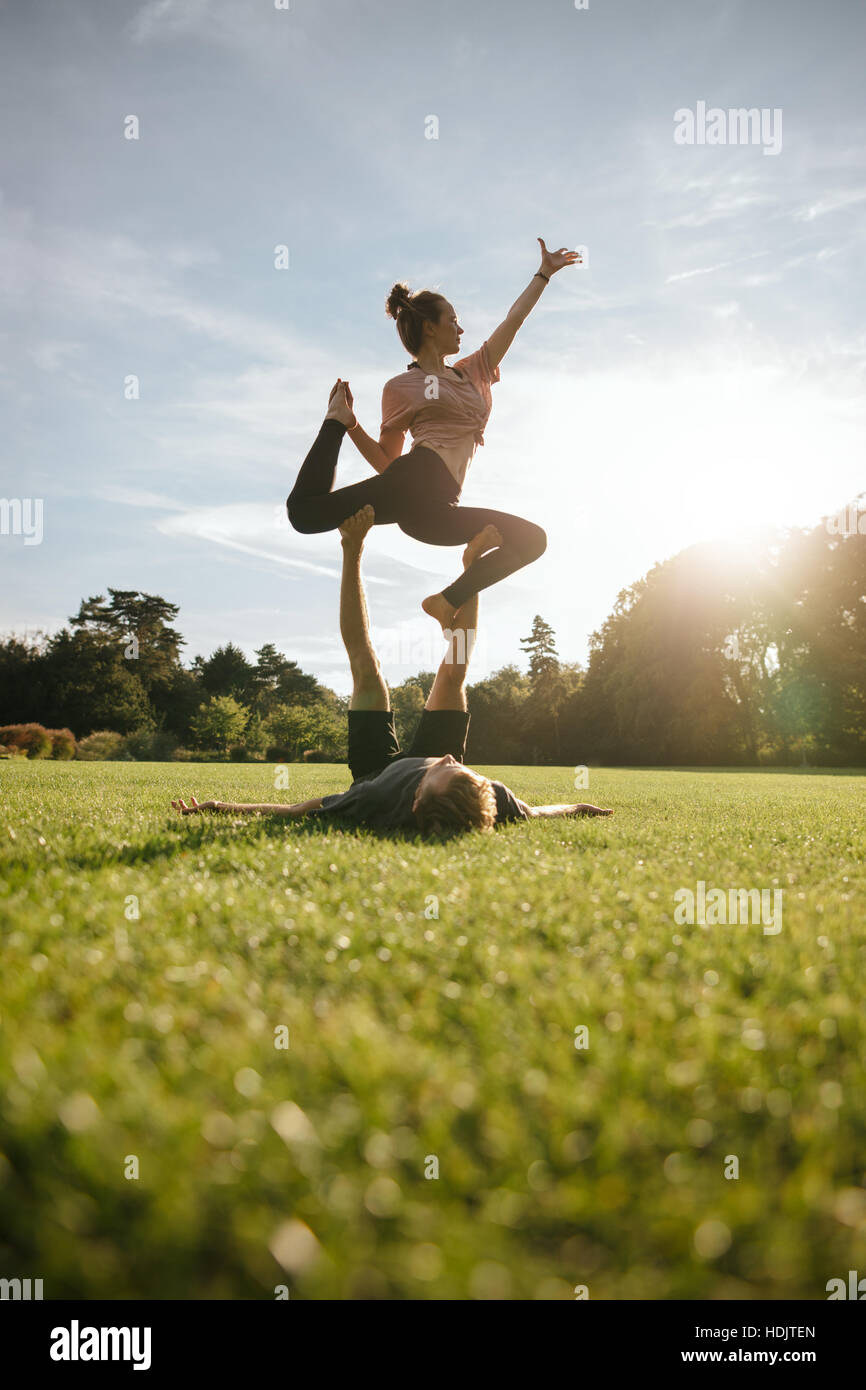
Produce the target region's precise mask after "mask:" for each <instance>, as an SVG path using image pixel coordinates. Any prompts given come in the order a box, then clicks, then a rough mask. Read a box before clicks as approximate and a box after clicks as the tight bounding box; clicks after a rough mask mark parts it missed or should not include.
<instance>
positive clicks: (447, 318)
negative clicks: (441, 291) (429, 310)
mask: <svg viewBox="0 0 866 1390" xmlns="http://www.w3.org/2000/svg"><path fill="white" fill-rule="evenodd" d="M462 336H463V329H462V328H461V327H460V324H459V323H458V322H457V310H456V309H455V308H454V305H453V304H449V303H448V301H447V300H446V301H445V303H444V304H443V305H442V310H441V313H440V315H439V322H438V324H436V326H435V339H434V346H435V348H436V351H437V352H439V353H441V355H442V356H443V357H449V356H450V355H451V353H453V352H459V351H460V339H461V337H462Z"/></svg>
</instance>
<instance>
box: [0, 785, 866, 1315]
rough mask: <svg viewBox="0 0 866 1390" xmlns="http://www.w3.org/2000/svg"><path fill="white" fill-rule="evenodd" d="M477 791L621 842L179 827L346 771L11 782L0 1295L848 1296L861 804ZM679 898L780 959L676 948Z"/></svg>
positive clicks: (837, 790) (670, 792)
mask: <svg viewBox="0 0 866 1390" xmlns="http://www.w3.org/2000/svg"><path fill="white" fill-rule="evenodd" d="M485 770H486V771H491V772H492V771H493V769H485ZM495 774H496V775H497V776H500V777H502V778H503V780H504V781H506V782H508V783H509V785H511V786H512V787H513V789H514V790H515V791H516V792H517V793H518V795H521V796H523V797H525V798H526V799H528V800H530V801H535V802H539V801H561V800H571V799H585V798H587V797H588V798H589V799H590V800H594V801H597V802H599V803H600V804H602V805H611V806H613V807H615V809H616V815H615V817H614V818H612V819H610V820H601V821H600V820H593V821H583V822H575V821H565V822H561V821H550V822H536V823H529V824H524V825H517V826H512V827H507V828H504V829H502V830H500V831H498V832H497V833H496V834H495V835H493V836H489V837H481V836H473V837H470V838H467V839H464V840H462V841H460V842H459V843H456V844H452V845H450V846H443V845H435V846H430V845H423V844H420V843H418V842H416V841H411V840H403V841H401V840H379V839H376V838H374V837H372V836H369V835H366V834H353V833H351V832H339V831H335V830H331V831H326V832H323V831H321V830H311V829H309V828H307V827H305V826H304V825H289V824H287V823H285V822H281V821H278V820H274V819H271V820H261V819H256V818H252V819H243V820H241V819H236V820H234V821H232V820H230V819H228V818H223V817H219V818H214V817H206V818H205V817H195V818H186V819H180V818H177V817H175V816H174V814H173V813H172V812H171V811H170V809H169V805H168V803H169V800H170V798H171V797H172V796H177V795H182V796H187V795H188V794H189V793H193V794H195V795H197V796H198V797H199V798H207V797H218V798H220V799H229V798H232V799H238V800H255V801H259V800H263V799H264V800H272V799H284V798H288V799H291V800H296V799H301V798H305V797H308V796H315V795H319V794H321V793H324V792H326V791H333V790H339V789H341V788H342V787H343V786H344V785H346V779H345V772H344V770H343V769H341V768H337V767H330V766H319V767H310V766H306V767H296V768H293V769H292V770H291V785H290V787H289V789H288V791H287V792H278V793H275V792H274V789H273V769H272V768H268V767H255V766H249V765H248V766H243V765H212V764H211V765H183V764H127V763H103V764H99V763H90V764H79V763H67V764H56V763H21V764H18V763H16V764H14V765H13V764H9V763H6V764H0V793H2V801H0V845H2V850H0V871H2V884H0V916H2V921H3V955H2V962H3V965H2V994H0V1012H2V1017H0V1025H2V1027H0V1073H2V1078H3V1095H2V1116H0V1151H2V1154H0V1275H2V1276H4V1277H14V1276H19V1277H28V1276H29V1277H33V1278H40V1277H41V1278H43V1279H44V1281H45V1284H44V1291H45V1297H46V1298H56V1297H85V1298H97V1297H103V1298H106V1297H107V1298H180V1299H186V1298H189V1299H194V1298H243V1299H257V1298H264V1299H267V1298H273V1297H274V1296H275V1293H274V1291H275V1288H276V1286H278V1285H286V1286H287V1287H288V1289H289V1290H290V1293H291V1297H292V1298H338V1299H343V1298H347V1299H351V1298H396V1299H441V1298H456V1299H467V1298H482V1299H483V1298H497V1299H500V1298H506V1299H508V1298H513V1299H559V1298H574V1296H575V1294H574V1287H575V1286H576V1285H586V1286H587V1287H588V1291H589V1296H590V1298H593V1299H623V1298H640V1299H682V1298H697V1299H710V1298H734V1299H735V1298H744V1297H745V1298H748V1297H757V1298H767V1299H773V1298H806V1299H824V1298H826V1296H827V1295H826V1292H825V1286H826V1283H827V1281H828V1280H829V1279H831V1278H836V1277H841V1278H847V1272H848V1270H849V1269H858V1270H859V1271H860V1274H861V1275H866V1080H864V1070H863V1057H864V1044H866V1011H864V1008H863V1003H862V991H863V980H864V976H866V922H864V912H863V906H864V901H866V893H864V888H866V869H864V862H866V797H864V789H866V781H864V779H863V777H862V776H857V775H847V774H827V775H823V774H811V773H805V772H804V773H797V772H791V773H774V772H735V771H719V772H712V771H710V772H703V771H702V772H689V771H653V770H649V771H630V770H615V771H607V770H598V771H596V770H593V771H592V772H591V774H590V785H589V788H588V789H587V790H585V791H580V792H575V791H574V790H573V787H572V774H571V772H570V770H569V769H554V768H510V769H509V768H499V769H496V770H495ZM697 880H704V881H705V882H706V883H707V884H708V885H710V886H720V887H723V888H725V889H726V890H727V889H729V888H739V887H743V888H754V887H756V888H773V887H777V888H781V889H782V890H783V891H784V899H783V903H784V909H783V925H782V930H781V931H780V932H779V933H778V934H776V935H771V934H765V933H764V931H763V930H762V927H761V925H760V924H745V925H733V926H732V925H727V926H724V925H717V926H708V927H702V926H698V925H695V926H688V925H684V926H678V925H676V924H675V922H674V910H675V903H674V899H673V895H674V893H675V892H676V890H677V889H678V888H681V887H691V888H692V889H694V887H695V884H696V882H697ZM434 899H436V900H438V918H437V917H436V916H435V915H433V914H434V913H435V911H436V902H435V901H434ZM136 908H137V911H138V916H137V917H136V916H135V912H136ZM581 1025H584V1026H586V1027H587V1028H588V1047H586V1048H581V1049H577V1048H576V1047H575V1028H576V1027H580V1026H581ZM280 1029H288V1041H289V1046H288V1048H282V1047H277V1046H276V1045H275V1043H276V1042H278V1041H280V1040H281V1038H284V1036H285V1035H284V1034H282V1035H281V1034H280V1033H279V1032H278V1031H275V1030H280ZM730 1155H733V1156H735V1157H736V1158H737V1159H738V1161H739V1178H737V1179H732V1178H726V1177H725V1167H726V1163H727V1164H728V1167H729V1168H730V1166H731V1165H730V1163H729V1159H728V1156H730ZM131 1157H133V1158H135V1159H137V1161H138V1172H139V1176H138V1177H137V1178H134V1177H127V1176H125V1172H127V1171H129V1172H131V1171H133V1170H134V1164H132V1163H131V1162H130V1159H131ZM434 1160H436V1161H438V1178H436V1177H432V1176H430V1177H428V1176H425V1171H426V1172H427V1173H432V1172H433V1171H434V1170H435V1166H436V1163H435V1162H434Z"/></svg>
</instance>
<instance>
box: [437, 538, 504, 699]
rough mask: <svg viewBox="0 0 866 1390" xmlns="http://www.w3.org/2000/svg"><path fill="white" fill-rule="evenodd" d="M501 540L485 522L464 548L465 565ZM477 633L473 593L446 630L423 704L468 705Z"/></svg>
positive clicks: (475, 597)
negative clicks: (468, 674) (468, 677)
mask: <svg viewBox="0 0 866 1390" xmlns="http://www.w3.org/2000/svg"><path fill="white" fill-rule="evenodd" d="M501 544H502V537H501V536H500V534H499V532H498V531H497V530H496V527H495V526H485V528H484V530H483V531H480V532H479V533H478V535H477V536H473V538H472V540H471V541H470V542H469V544H468V545H467V547H466V549H465V550H464V552H463V568H464V569H465V570H467V569H468V568H469V566H470V565H471V564H472V563H473V561H474V560H476V559H477V558H478V556H479V555H483V554H484V553H485V551H487V550H491V549H492V548H493V547H494V546H498V545H501ZM477 633H478V595H477V594H473V595H472V597H471V598H469V599H467V600H466V602H465V603H464V604H463V606H462V607H461V608H458V609H457V612H456V613H455V614H454V617H453V618H452V620H451V627H450V628H448V629H447V630H446V640H447V642H448V648H447V650H446V652H445V655H444V657H443V658H442V661H441V663H440V665H439V670H438V671H437V672H436V679H435V680H434V682H433V685H432V687H431V690H430V694H429V695H428V697H427V703H426V704H425V706H424V708H425V709H429V710H439V709H463V710H465V709H466V708H467V705H466V672H467V671H468V669H469V662H470V660H471V657H472V651H473V648H474V646H475V638H476V636H477Z"/></svg>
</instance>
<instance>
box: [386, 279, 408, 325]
mask: <svg viewBox="0 0 866 1390" xmlns="http://www.w3.org/2000/svg"><path fill="white" fill-rule="evenodd" d="M411 294H412V291H411V290H410V288H409V286H408V285H404V284H401V283H398V284H396V285H395V286H394V288H393V289H392V291H391V293H390V294H389V295H388V298H387V299H386V301H385V313H386V314H388V315H389V317H390V318H392V319H395V318H396V317H397V315H398V314H399V312H400V310H401V309H402V308H404V307H405V305H406V304H408V302H409V298H410V296H411Z"/></svg>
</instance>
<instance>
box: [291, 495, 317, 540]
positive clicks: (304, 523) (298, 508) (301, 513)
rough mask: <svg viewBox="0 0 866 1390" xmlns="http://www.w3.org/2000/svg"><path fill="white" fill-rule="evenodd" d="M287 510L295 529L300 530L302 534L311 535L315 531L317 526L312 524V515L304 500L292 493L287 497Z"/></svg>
mask: <svg viewBox="0 0 866 1390" xmlns="http://www.w3.org/2000/svg"><path fill="white" fill-rule="evenodd" d="M286 512H287V513H288V517H289V522H290V523H291V525H292V527H293V529H294V530H295V531H300V532H301V535H304V536H310V535H312V534H313V532H314V531H315V529H316V528H315V526H312V525H310V522H311V521H312V517H311V516H310V515H309V512H308V510H307V508H306V507H305V506H304V504H303V502H302V501H301V500H300V499H299V498H296V497H294V496H292V495H291V494H290V495H289V496H288V497H287V498H286Z"/></svg>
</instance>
